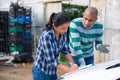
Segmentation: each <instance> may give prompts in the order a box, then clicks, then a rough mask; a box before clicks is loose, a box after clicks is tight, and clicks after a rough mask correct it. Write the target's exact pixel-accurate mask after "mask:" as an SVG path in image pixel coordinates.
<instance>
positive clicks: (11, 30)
mask: <svg viewBox="0 0 120 80" xmlns="http://www.w3.org/2000/svg"><path fill="white" fill-rule="evenodd" d="M22 31H23V28H22V27H19V26H13V27H9V32H10V33H15V32H22Z"/></svg>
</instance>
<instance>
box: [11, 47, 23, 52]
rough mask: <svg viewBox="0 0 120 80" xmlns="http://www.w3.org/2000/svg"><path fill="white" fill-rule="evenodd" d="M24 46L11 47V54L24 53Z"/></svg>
mask: <svg viewBox="0 0 120 80" xmlns="http://www.w3.org/2000/svg"><path fill="white" fill-rule="evenodd" d="M23 49H24V48H23V46H22V45H14V46H13V45H11V46H10V52H13V51H23Z"/></svg>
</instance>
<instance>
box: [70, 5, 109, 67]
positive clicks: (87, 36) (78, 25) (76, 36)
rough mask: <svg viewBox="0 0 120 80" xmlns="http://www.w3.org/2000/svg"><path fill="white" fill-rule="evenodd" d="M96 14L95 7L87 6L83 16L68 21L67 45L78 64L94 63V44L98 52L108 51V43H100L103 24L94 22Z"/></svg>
mask: <svg viewBox="0 0 120 80" xmlns="http://www.w3.org/2000/svg"><path fill="white" fill-rule="evenodd" d="M97 15H98V10H97V9H96V8H95V7H88V8H86V10H85V12H84V14H83V18H76V19H74V20H72V21H71V23H70V28H69V46H70V49H71V51H72V54H71V55H72V57H73V60H74V62H75V63H76V64H78V66H81V65H88V64H94V54H93V51H94V44H95V48H96V49H97V50H99V51H100V52H103V53H108V52H109V51H108V50H107V48H106V47H108V45H104V44H103V43H102V35H103V25H102V24H100V23H98V22H96V20H97Z"/></svg>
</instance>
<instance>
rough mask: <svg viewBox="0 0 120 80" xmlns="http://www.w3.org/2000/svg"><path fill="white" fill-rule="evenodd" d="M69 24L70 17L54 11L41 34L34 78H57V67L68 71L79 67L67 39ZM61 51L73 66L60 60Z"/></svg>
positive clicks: (36, 79)
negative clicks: (72, 55) (75, 62)
mask: <svg viewBox="0 0 120 80" xmlns="http://www.w3.org/2000/svg"><path fill="white" fill-rule="evenodd" d="M68 26H69V17H68V16H67V15H66V14H65V13H62V12H59V13H52V14H51V16H50V19H49V22H48V23H47V24H46V30H45V31H44V32H43V33H42V34H41V36H40V39H39V44H38V49H37V53H36V58H35V61H34V64H33V68H32V74H33V78H34V80H56V79H57V68H59V69H61V70H64V71H66V72H71V71H74V70H76V69H77V68H78V66H77V65H75V64H74V62H73V60H72V58H71V56H70V54H69V53H70V49H69V47H68V44H67V41H66V32H67V29H68ZM60 53H63V54H65V56H66V58H67V59H68V61H69V62H71V64H72V65H71V67H68V66H66V65H63V64H62V63H60V61H59V60H58V57H59V55H60Z"/></svg>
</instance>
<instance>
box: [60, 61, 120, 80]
mask: <svg viewBox="0 0 120 80" xmlns="http://www.w3.org/2000/svg"><path fill="white" fill-rule="evenodd" d="M58 80H120V59H116V60H111V61H107V62H103V63H98V64H94V65H91V64H90V65H86V66H81V67H79V68H78V69H77V70H76V71H73V72H69V73H65V74H63V75H62V76H61V77H59V78H58Z"/></svg>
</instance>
